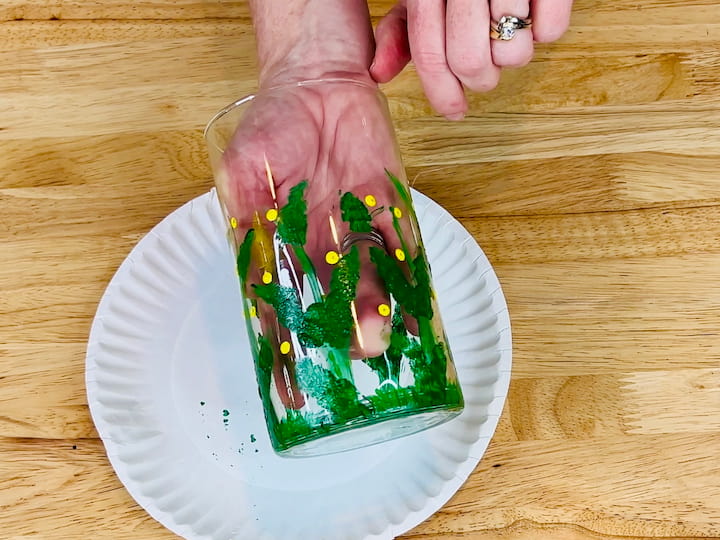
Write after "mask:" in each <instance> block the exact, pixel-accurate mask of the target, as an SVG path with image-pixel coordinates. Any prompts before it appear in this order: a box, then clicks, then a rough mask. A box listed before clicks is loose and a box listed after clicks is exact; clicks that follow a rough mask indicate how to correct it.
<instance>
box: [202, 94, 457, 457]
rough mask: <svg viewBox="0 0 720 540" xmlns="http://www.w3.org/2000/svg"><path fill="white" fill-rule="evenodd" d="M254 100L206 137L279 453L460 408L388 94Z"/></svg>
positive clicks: (367, 437)
mask: <svg viewBox="0 0 720 540" xmlns="http://www.w3.org/2000/svg"><path fill="white" fill-rule="evenodd" d="M244 104H245V108H244V109H243V110H240V108H241V106H234V107H231V108H229V109H227V110H225V111H223V112H221V113H220V114H219V115H218V116H217V117H216V119H214V120H213V122H212V123H211V125H210V126H209V128H208V131H207V137H208V142H209V143H210V146H211V154H213V157H214V159H213V165H214V169H215V176H216V184H217V188H218V192H219V195H220V200H221V202H222V203H223V206H224V211H225V212H226V215H227V219H228V223H229V228H230V231H231V232H232V236H233V241H234V245H235V247H236V254H237V267H238V275H239V278H240V282H241V286H242V291H243V295H244V302H245V305H244V309H245V315H246V319H247V321H248V330H249V333H250V336H251V340H252V341H254V347H255V349H256V350H255V360H256V372H257V375H258V383H259V385H260V394H261V397H262V399H263V402H264V409H265V414H266V418H267V421H268V427H269V429H270V433H271V440H272V441H273V444H274V446H275V448H276V449H277V450H278V451H281V452H285V453H287V454H289V455H314V454H318V453H327V452H333V451H338V450H343V449H346V448H352V447H356V446H362V445H366V444H371V443H373V442H379V441H381V440H386V439H389V438H393V437H396V436H399V435H403V434H409V433H413V432H416V431H418V430H420V429H424V428H426V427H429V426H431V425H435V424H437V423H439V422H442V421H444V420H447V419H448V418H450V417H452V416H454V415H455V414H457V413H458V412H459V411H460V410H461V409H462V396H461V394H460V391H459V387H458V385H457V380H456V375H455V370H454V367H453V365H452V360H451V358H450V354H449V350H448V348H447V345H446V343H445V336H444V332H443V329H442V324H441V322H440V319H439V316H438V314H437V307H436V305H435V301H434V294H433V291H432V287H431V282H430V275H429V268H428V265H427V262H426V260H425V254H424V250H423V248H422V244H421V242H420V239H419V232H418V227H417V222H416V219H415V215H414V212H413V208H412V201H411V198H410V192H409V188H408V186H407V182H406V181H405V179H404V174H403V170H402V165H401V161H400V158H399V153H398V150H397V145H396V142H395V138H394V133H393V130H392V124H391V122H390V120H389V116H388V112H387V107H386V105H385V102H384V98H383V96H382V95H381V94H380V93H379V92H378V90H377V88H376V87H375V86H373V85H370V84H365V83H360V82H356V81H349V80H326V81H308V82H304V83H300V84H295V85H289V86H284V87H278V88H275V89H270V90H267V91H264V92H262V93H260V94H259V95H257V96H255V97H254V98H252V99H250V100H249V101H248V100H246V101H245V102H244ZM238 113H239V116H238ZM390 420H393V422H389V421H390ZM351 428H365V429H351ZM340 434H343V435H344V436H343V437H340ZM351 435H352V436H351ZM330 436H333V437H332V439H331V438H330Z"/></svg>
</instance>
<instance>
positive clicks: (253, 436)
mask: <svg viewBox="0 0 720 540" xmlns="http://www.w3.org/2000/svg"><path fill="white" fill-rule="evenodd" d="M256 440H257V439H256V438H255V435H254V434H252V433H251V434H250V442H255V441H256Z"/></svg>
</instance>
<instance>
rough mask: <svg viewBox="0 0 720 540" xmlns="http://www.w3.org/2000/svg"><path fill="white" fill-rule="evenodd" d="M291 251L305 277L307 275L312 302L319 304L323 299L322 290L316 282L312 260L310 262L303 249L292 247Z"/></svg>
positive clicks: (318, 282)
mask: <svg viewBox="0 0 720 540" xmlns="http://www.w3.org/2000/svg"><path fill="white" fill-rule="evenodd" d="M293 249H294V250H295V255H296V256H297V258H298V261H300V267H301V268H302V270H303V272H305V275H307V277H308V281H309V282H310V290H311V291H312V295H313V300H314V301H315V302H321V301H322V299H323V297H322V289H321V288H320V281H319V280H318V277H317V272H316V271H315V266H314V265H313V263H312V260H310V257H309V256H308V254H307V252H306V251H305V248H304V247H302V246H298V245H294V246H293Z"/></svg>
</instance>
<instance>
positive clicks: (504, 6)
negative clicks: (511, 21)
mask: <svg viewBox="0 0 720 540" xmlns="http://www.w3.org/2000/svg"><path fill="white" fill-rule="evenodd" d="M490 13H491V15H492V19H493V21H495V22H496V23H497V21H499V20H500V18H501V17H503V16H504V15H510V16H514V17H518V18H520V19H527V18H528V17H529V16H530V5H529V3H528V0H491V1H490ZM491 41H492V43H491V50H492V58H493V63H494V64H495V65H496V66H500V67H520V66H524V65H525V64H527V63H528V62H530V60H531V59H532V56H533V33H532V31H531V30H530V29H529V28H525V29H520V30H516V32H515V37H513V38H512V39H511V40H509V41H502V40H496V39H493V40H491Z"/></svg>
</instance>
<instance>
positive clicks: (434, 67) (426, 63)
mask: <svg viewBox="0 0 720 540" xmlns="http://www.w3.org/2000/svg"><path fill="white" fill-rule="evenodd" d="M413 62H415V66H416V67H417V69H419V70H420V71H425V72H427V73H443V72H446V71H448V70H449V68H448V64H447V59H446V58H445V55H444V54H441V53H438V52H435V51H423V50H420V51H417V52H416V53H415V54H414V55H413Z"/></svg>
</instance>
